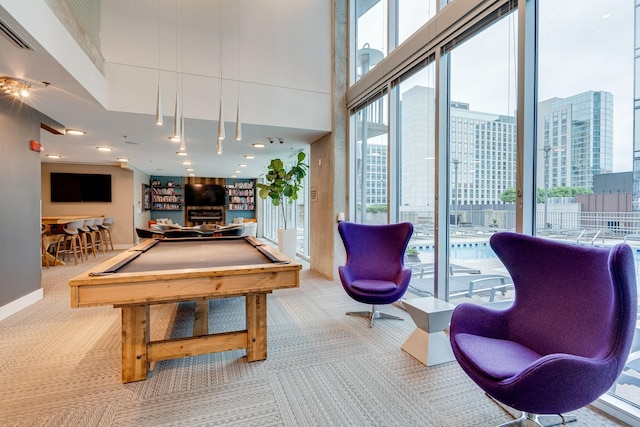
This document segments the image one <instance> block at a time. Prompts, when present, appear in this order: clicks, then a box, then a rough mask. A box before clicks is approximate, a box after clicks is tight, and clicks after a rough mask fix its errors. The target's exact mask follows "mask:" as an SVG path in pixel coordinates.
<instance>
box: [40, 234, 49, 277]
mask: <svg viewBox="0 0 640 427" xmlns="http://www.w3.org/2000/svg"><path fill="white" fill-rule="evenodd" d="M46 232H47V227H45V225H44V224H40V240H41V241H42V259H43V261H44V263H45V265H46V266H47V268H49V256H48V255H49V253H48V249H49V240H48V237H47V236H46ZM45 239H47V241H46V242H45Z"/></svg>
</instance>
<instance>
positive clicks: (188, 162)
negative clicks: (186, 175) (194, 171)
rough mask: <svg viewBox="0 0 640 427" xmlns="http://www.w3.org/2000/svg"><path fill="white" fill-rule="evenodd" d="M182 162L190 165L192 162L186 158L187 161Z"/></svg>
mask: <svg viewBox="0 0 640 427" xmlns="http://www.w3.org/2000/svg"><path fill="white" fill-rule="evenodd" d="M180 163H182V164H183V165H190V164H191V162H190V161H189V160H185V161H183V162H180Z"/></svg>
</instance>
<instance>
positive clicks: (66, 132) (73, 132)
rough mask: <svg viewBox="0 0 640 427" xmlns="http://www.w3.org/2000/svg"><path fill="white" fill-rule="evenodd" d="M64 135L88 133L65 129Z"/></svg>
mask: <svg viewBox="0 0 640 427" xmlns="http://www.w3.org/2000/svg"><path fill="white" fill-rule="evenodd" d="M64 133H65V134H69V135H85V134H86V132H84V131H81V130H78V129H65V130H64Z"/></svg>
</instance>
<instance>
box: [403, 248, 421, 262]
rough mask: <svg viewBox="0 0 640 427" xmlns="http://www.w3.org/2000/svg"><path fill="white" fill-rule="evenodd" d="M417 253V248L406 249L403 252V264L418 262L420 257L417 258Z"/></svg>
mask: <svg viewBox="0 0 640 427" xmlns="http://www.w3.org/2000/svg"><path fill="white" fill-rule="evenodd" d="M419 253H420V251H418V248H416V247H415V246H410V247H408V248H407V250H406V251H405V252H404V259H405V262H420V257H419V256H418V254H419Z"/></svg>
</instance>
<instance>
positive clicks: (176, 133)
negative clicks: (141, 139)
mask: <svg viewBox="0 0 640 427" xmlns="http://www.w3.org/2000/svg"><path fill="white" fill-rule="evenodd" d="M177 8H178V2H177V1H176V9H177ZM176 12H177V11H176ZM177 16H178V14H177V13H176V17H177ZM178 74H179V70H178V20H177V19H176V105H175V108H174V113H173V135H172V136H171V137H169V139H171V140H172V141H176V142H178V141H180V139H181V137H182V129H181V128H180V124H181V122H180V116H181V112H182V109H181V108H180V101H179V97H178V96H179V92H180V90H179V89H180V87H179V79H178Z"/></svg>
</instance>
